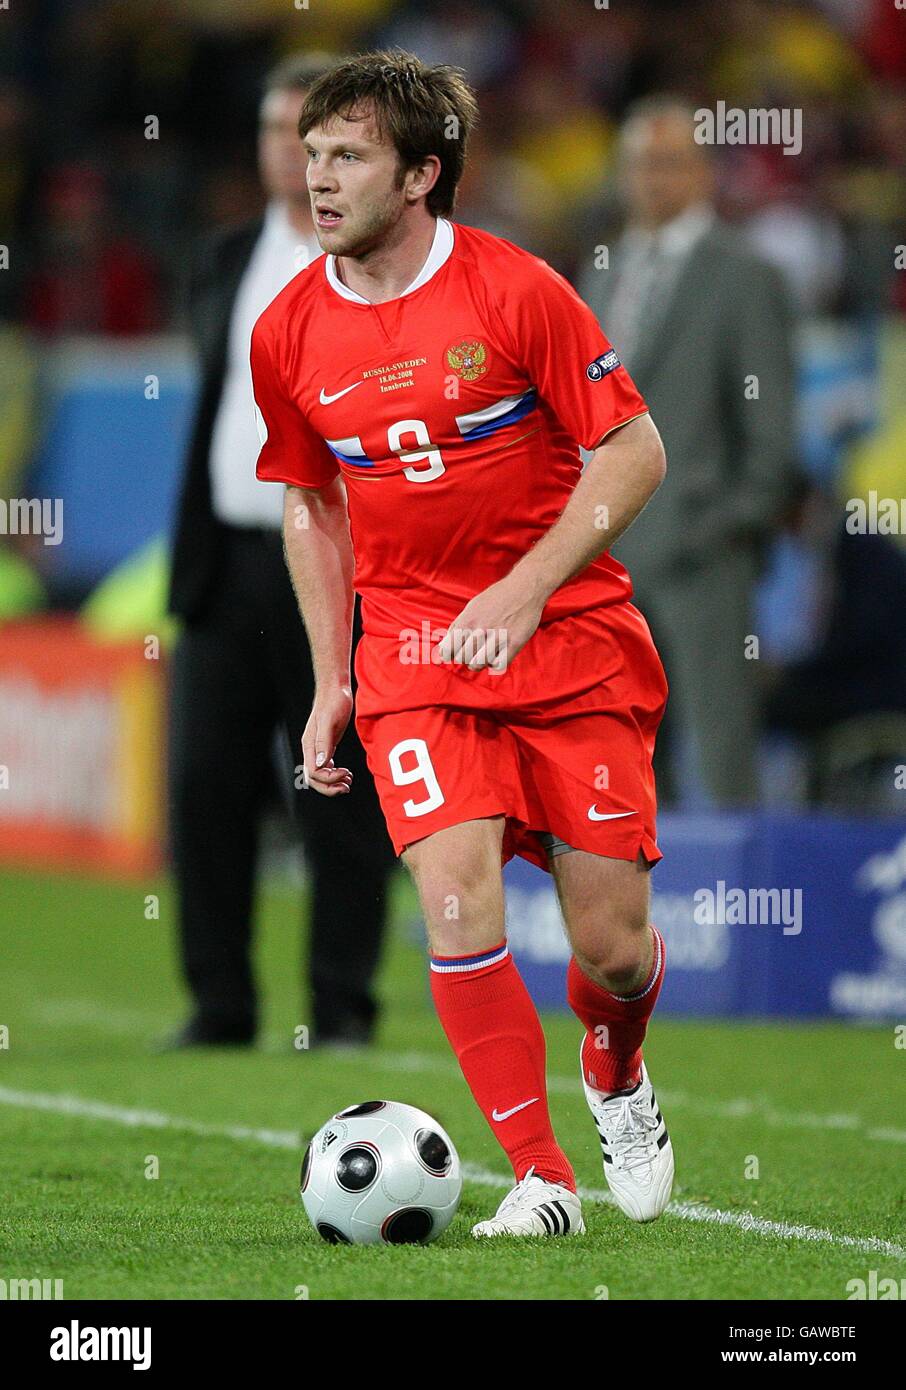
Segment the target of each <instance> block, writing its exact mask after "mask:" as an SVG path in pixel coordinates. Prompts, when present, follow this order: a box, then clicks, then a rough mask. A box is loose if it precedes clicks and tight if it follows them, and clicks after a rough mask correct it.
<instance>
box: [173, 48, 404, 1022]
mask: <svg viewBox="0 0 906 1390" xmlns="http://www.w3.org/2000/svg"><path fill="white" fill-rule="evenodd" d="M328 65H329V60H327V59H325V58H320V59H319V58H317V57H310V58H306V57H302V58H291V59H288V60H286V61H285V62H283V63H281V64H280V66H279V67H278V68H277V69H275V70H274V72H272V73H271V75H270V77H269V78H268V80H267V83H266V90H265V94H264V99H263V102H262V105H261V116H260V132H259V164H260V171H261V178H262V182H263V185H264V187H265V190H266V193H267V195H268V204H267V209H266V212H265V215H264V218H263V220H259V221H257V222H255V223H254V224H252V225H250V226H248V227H245V228H242V229H240V230H234V231H231V232H228V233H226V234H223V233H221V234H220V235H218V236H216V237H214V238H212V239H211V240H209V241H208V242H207V243H206V244H205V246H204V247H203V249H202V254H201V256H200V257H199V261H198V264H197V266H196V269H195V272H194V274H193V276H192V280H191V286H190V295H189V316H190V323H191V329H192V332H193V336H194V338H195V341H196V344H197V347H198V351H199V355H200V360H201V391H200V396H199V402H198V408H197V414H196V419H195V425H194V430H193V434H192V439H191V444H190V448H189V452H188V458H187V464H186V473H185V479H184V485H183V491H182V497H181V502H180V509H179V517H178V523H177V533H176V541H175V548H174V555H173V579H172V590H171V604H170V606H171V610H172V611H173V612H174V613H176V614H178V615H179V617H181V618H182V619H183V623H184V627H183V632H182V636H181V639H180V641H179V643H178V645H177V648H176V651H175V654H174V660H173V667H172V689H171V727H170V771H169V776H170V824H171V836H172V847H173V857H174V863H175V871H176V881H177V889H178V895H179V908H180V924H181V935H182V963H183V969H184V973H185V977H186V980H187V982H188V985H189V988H190V990H191V992H192V995H193V998H194V1006H195V1007H194V1013H193V1015H192V1017H191V1018H190V1019H189V1021H188V1023H187V1024H186V1025H185V1026H184V1027H183V1028H182V1029H181V1030H180V1032H179V1033H178V1034H177V1035H176V1036H175V1037H174V1038H173V1039H171V1040H169V1041H170V1044H171V1045H173V1046H186V1047H188V1046H197V1045H211V1044H221V1043H223V1044H242V1043H249V1042H251V1041H252V1040H253V1039H254V1036H255V1032H256V1027H257V1022H258V1009H257V999H256V990H255V984H254V978H253V972H252V967H251V935H252V932H251V924H252V914H253V904H254V886H255V877H256V868H257V857H258V842H259V832H260V829H261V823H262V819H263V813H264V810H265V807H266V803H267V794H268V791H269V789H270V787H271V785H272V783H273V768H274V766H275V763H276V762H279V759H275V757H274V752H275V748H279V747H280V746H281V745H280V734H281V730H282V729H284V728H285V729H286V730H287V731H288V733H289V736H290V748H291V750H292V756H291V758H289V757H287V758H286V759H285V760H284V761H285V763H286V767H285V768H284V769H283V771H284V773H285V774H286V778H287V782H289V780H290V778H289V765H290V763H292V764H297V765H299V766H301V763H302V756H301V734H302V729H303V728H304V725H305V721H306V720H307V718H308V714H309V711H310V709H311V705H312V700H313V686H314V679H313V673H312V668H311V662H310V657H309V648H308V642H307V640H306V637H305V632H304V629H303V627H302V623H301V619H300V617H299V611H298V607H297V604H296V601H295V597H294V595H293V592H292V587H291V584H290V581H289V577H288V574H287V570H286V566H285V562H284V558H283V548H282V539H281V525H282V517H283V491H284V490H283V488H282V487H280V486H278V485H273V484H268V483H260V482H259V481H258V480H257V478H256V476H255V463H256V460H257V457H258V452H259V448H260V441H259V437H258V429H257V425H256V421H255V406H254V400H253V396H252V379H251V371H250V367H249V343H250V339H251V332H252V328H253V326H254V324H255V321H256V319H257V318H258V316H259V315H260V314H261V313H262V312H263V310H264V309H265V308H266V307H267V305H268V304H269V303H270V301H271V300H272V299H273V298H274V297H275V296H276V295H277V294H278V293H279V292H280V290H282V289H283V288H284V286H285V285H286V284H287V283H288V282H289V280H290V279H292V277H293V276H294V275H296V274H297V273H298V272H299V271H300V270H302V269H304V267H305V266H306V265H308V264H309V262H310V261H311V260H312V259H314V258H315V257H317V256H319V255H320V254H321V251H320V247H319V246H318V243H317V239H316V237H315V235H314V229H313V225H312V219H311V206H310V201H309V194H308V188H307V185H306V158H305V154H304V151H303V148H302V143H301V140H300V139H299V133H298V128H297V127H298V117H299V112H300V110H301V107H302V102H303V100H304V96H305V92H306V90H307V88H308V87H309V86H310V84H311V82H312V81H314V79H315V78H316V77H317V76H318V75H319V74H320V72H322V71H323V70H324V69H325V67H326V66H328ZM341 756H342V759H343V765H344V766H346V767H350V768H354V769H355V770H356V774H357V775H356V779H355V783H356V792H355V793H353V795H352V796H350V798H349V801H348V802H347V803H346V804H344V805H342V806H340V805H338V803H337V802H335V801H330V800H326V799H325V798H323V797H316V796H314V794H313V793H311V792H306V791H304V790H302V789H301V786H300V781H299V778H298V777H295V778H293V784H294V785H293V789H292V792H291V795H292V799H293V802H294V805H295V808H296V810H297V812H298V817H299V820H300V822H301V829H302V832H303V838H304V843H305V849H306V856H307V860H308V863H309V868H310V872H311V878H312V888H313V897H312V924H311V944H310V978H311V991H312V1008H313V1015H312V1020H311V1022H312V1024H313V1026H314V1038H315V1040H316V1041H320V1042H331V1043H359V1042H365V1041H367V1040H368V1039H369V1038H370V1037H371V1035H372V1030H373V1026H374V1021H375V1001H374V996H373V993H372V986H373V979H374V974H375V969H376V966H377V961H378V954H379V949H380V944H381V937H382V933H383V928H384V918H385V888H386V882H387V876H388V874H389V871H390V868H391V866H392V864H393V862H394V861H393V854H392V848H391V845H390V841H389V839H388V837H387V832H386V830H385V828H384V823H383V817H382V816H381V813H380V809H379V807H378V802H377V797H376V794H375V791H374V785H373V782H372V780H371V776H370V774H369V773H368V771H367V768H366V765H365V758H364V753H363V751H362V748H361V745H360V744H359V742H358V739H357V738H356V736H355V733H354V730H353V729H352V728H350V731H349V733H348V734H347V735H346V738H345V739H344V742H343V745H341Z"/></svg>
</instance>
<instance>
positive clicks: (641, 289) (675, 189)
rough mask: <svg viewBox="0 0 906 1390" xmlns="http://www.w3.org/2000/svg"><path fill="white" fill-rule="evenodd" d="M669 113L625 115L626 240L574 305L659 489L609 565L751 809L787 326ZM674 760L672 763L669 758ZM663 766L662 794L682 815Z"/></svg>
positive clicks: (704, 750) (696, 742) (705, 768)
mask: <svg viewBox="0 0 906 1390" xmlns="http://www.w3.org/2000/svg"><path fill="white" fill-rule="evenodd" d="M693 123H694V114H693V112H692V110H691V109H689V108H688V107H686V106H685V105H683V104H682V103H681V102H679V101H677V100H674V99H672V98H669V97H657V98H649V99H647V100H645V101H643V102H640V103H639V104H638V105H637V106H636V107H634V108H633V109H632V110H631V112H630V113H629V116H628V119H627V121H626V123H625V126H624V129H623V132H622V141H621V165H622V169H621V172H622V179H623V191H624V194H625V200H626V205H627V214H628V216H627V224H626V228H625V231H624V233H623V236H622V237H621V239H620V240H619V241H618V243H617V245H616V246H615V248H614V250H613V254H612V256H611V258H610V268H609V269H607V268H597V266H594V265H593V266H590V267H589V268H588V269H587V270H586V271H585V272H584V274H583V275H582V277H581V281H580V284H579V291H580V293H581V294H582V297H583V298H584V299H585V300H586V301H587V303H588V304H590V305H591V307H592V309H593V310H594V311H595V313H596V314H597V315H598V317H599V319H600V321H601V323H602V325H603V326H604V329H605V332H606V333H607V335H608V337H609V338H610V339H611V340H612V341H613V342H615V343H618V344H619V349H620V357H621V359H622V360H623V361H624V362H625V364H626V366H627V368H628V369H629V371H630V373H631V374H632V377H633V379H634V380H635V381H636V382H637V384H638V387H639V390H640V391H641V392H642V393H643V395H644V396H645V399H646V400H647V401H648V403H649V405H650V407H651V412H652V414H653V416H654V417H655V418H656V419H657V421H658V425H659V427H660V429H661V433H662V435H663V439H664V445H665V448H666V451H667V459H668V465H669V466H668V469H667V478H666V481H665V482H664V484H663V485H662V487H661V488H660V489H659V491H658V493H657V494H656V496H655V497H654V498H653V500H652V501H651V503H650V504H649V505H648V507H647V508H646V509H645V511H644V513H643V514H642V516H640V517H639V520H638V521H637V523H636V525H635V526H633V527H632V528H631V529H630V530H629V531H628V532H627V533H626V534H625V535H624V536H622V537H621V538H620V541H619V543H618V544H617V545H616V546H615V548H614V554H615V555H616V556H617V557H618V558H619V559H620V560H621V561H622V562H623V564H625V565H626V566H627V568H628V569H629V572H630V573H631V575H632V578H633V586H634V589H635V593H636V599H635V601H636V603H637V604H638V606H639V607H640V608H641V609H642V611H643V612H644V613H645V615H646V617H647V618H648V620H649V622H650V624H651V627H652V630H653V632H654V635H655V639H656V641H657V644H658V647H659V650H660V651H661V652H662V654H663V657H664V664H665V667H666V670H667V676H668V679H669V682H670V709H671V724H670V726H669V727H670V728H671V729H672V730H673V733H674V735H679V737H680V738H682V739H684V740H686V741H688V743H690V744H691V747H692V749H693V752H694V757H695V763H696V770H697V777H698V781H699V783H700V785H701V787H702V788H703V790H704V792H705V794H706V796H707V798H708V799H709V800H710V801H711V802H712V803H713V804H714V805H716V806H720V807H733V806H744V805H749V804H751V803H753V802H754V801H756V800H757V797H758V778H757V764H756V745H757V737H758V715H757V710H758V691H757V687H756V681H755V666H756V663H755V661H754V660H752V659H748V658H747V647H746V638H747V637H749V636H751V635H754V629H753V621H754V618H753V612H752V599H753V590H754V587H755V582H756V579H757V577H758V574H759V570H760V567H761V563H762V558H763V553H764V549H765V544H766V542H767V541H768V539H769V537H770V536H771V533H772V530H773V529H774V525H775V519H776V518H777V516H778V514H779V512H780V510H781V508H782V506H783V503H784V501H785V500H786V498H787V497H788V495H789V491H790V487H791V483H792V479H793V476H794V470H793V464H792V454H793V448H794V418H793V406H794V365H793V350H792V322H791V310H790V306H789V302H788V297H787V294H786V291H785V287H784V284H783V282H782V279H781V277H780V276H779V274H778V273H777V272H776V271H775V270H774V269H773V268H772V267H771V266H768V265H766V264H765V263H763V262H762V261H760V260H759V259H757V258H756V257H755V256H754V255H753V254H752V253H751V251H750V250H749V249H748V248H747V247H746V245H745V243H744V241H743V240H742V239H741V238H740V237H739V236H738V235H737V234H736V233H734V232H733V231H732V230H730V228H728V227H727V226H725V225H724V224H722V223H721V221H720V220H719V219H718V218H717V216H716V214H715V212H714V207H713V201H712V200H713V184H714V180H713V169H712V158H711V152H710V151H709V150H708V149H707V148H706V147H704V146H702V145H699V144H697V143H696V141H695V139H694V136H693ZM672 751H673V750H672ZM671 770H672V765H669V764H668V765H665V763H664V761H663V757H662V758H661V759H660V766H659V773H660V774H661V778H662V782H663V783H664V785H663V786H662V788H661V791H662V794H666V796H667V797H669V798H670V799H675V793H674V794H672V790H673V788H674V787H675V785H676V779H675V774H674V776H672V777H671V776H670V775H669V773H670V771H671Z"/></svg>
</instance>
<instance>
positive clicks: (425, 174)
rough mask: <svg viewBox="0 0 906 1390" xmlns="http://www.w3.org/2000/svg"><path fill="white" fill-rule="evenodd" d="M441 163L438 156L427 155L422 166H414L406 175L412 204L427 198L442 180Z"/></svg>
mask: <svg viewBox="0 0 906 1390" xmlns="http://www.w3.org/2000/svg"><path fill="white" fill-rule="evenodd" d="M440 170H441V163H440V159H439V158H438V156H437V155H436V154H428V155H425V158H424V159H423V160H422V161H421V163H420V164H413V165H412V166H411V168H410V169H409V170H408V172H407V175H406V184H407V193H408V196H409V201H410V202H413V203H415V202H417V201H418V199H419V198H426V197H427V196H428V194H429V193H430V192H431V189H432V188H433V187H434V185H435V184H436V183H437V180H438V179H439V178H440Z"/></svg>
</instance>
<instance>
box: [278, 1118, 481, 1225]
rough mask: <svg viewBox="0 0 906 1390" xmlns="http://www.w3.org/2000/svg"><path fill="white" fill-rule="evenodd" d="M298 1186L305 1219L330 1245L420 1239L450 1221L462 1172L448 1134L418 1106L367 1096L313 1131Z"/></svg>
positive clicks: (458, 1194) (455, 1204)
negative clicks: (314, 1133) (359, 1103)
mask: <svg viewBox="0 0 906 1390" xmlns="http://www.w3.org/2000/svg"><path fill="white" fill-rule="evenodd" d="M300 1184H301V1189H302V1205H303V1206H304V1207H305V1210H306V1212H307V1213H308V1218H309V1220H310V1221H311V1224H312V1225H313V1226H314V1228H315V1230H316V1231H317V1232H318V1235H319V1236H321V1237H322V1238H323V1239H324V1240H327V1241H330V1243H331V1244H333V1245H335V1244H337V1243H338V1242H340V1243H342V1244H344V1245H406V1244H417V1245H426V1244H427V1243H428V1241H431V1240H436V1239H437V1237H438V1236H439V1235H440V1234H441V1232H442V1231H445V1230H446V1229H447V1227H448V1226H449V1224H450V1222H451V1221H452V1220H453V1217H454V1216H455V1214H456V1208H457V1207H458V1206H459V1198H460V1194H461V1192H462V1174H461V1173H460V1169H459V1155H458V1154H457V1152H456V1150H455V1148H454V1147H453V1142H452V1140H451V1139H450V1136H449V1135H448V1134H447V1133H446V1132H445V1130H443V1129H442V1128H441V1127H440V1125H439V1124H438V1123H437V1121H436V1120H432V1118H431V1116H430V1115H426V1114H425V1112H424V1110H417V1109H416V1108H415V1106H414V1105H401V1104H400V1103H399V1102H398V1101H394V1100H366V1101H365V1102H364V1103H363V1104H361V1105H351V1106H350V1107H349V1109H348V1110H341V1111H340V1113H339V1114H338V1115H334V1116H333V1118H332V1119H330V1120H328V1121H327V1124H326V1125H324V1126H322V1128H321V1129H319V1130H318V1132H317V1134H316V1135H315V1137H314V1138H313V1139H312V1141H311V1143H310V1144H309V1146H308V1149H307V1151H306V1154H305V1158H304V1159H303V1160H302V1173H301V1177H300Z"/></svg>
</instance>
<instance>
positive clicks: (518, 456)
mask: <svg viewBox="0 0 906 1390" xmlns="http://www.w3.org/2000/svg"><path fill="white" fill-rule="evenodd" d="M252 376H253V380H254V388H255V401H256V404H257V407H258V411H259V412H260V418H259V427H260V428H261V434H262V437H263V440H264V442H263V446H262V449H261V454H260V457H259V460H258V477H259V478H262V479H265V480H275V481H280V482H284V483H291V484H295V485H296V486H298V487H309V488H317V487H321V486H323V485H324V484H326V483H328V482H329V481H330V480H331V479H332V478H334V477H336V476H337V474H342V476H343V479H344V482H345V486H346V491H347V496H348V507H349V518H350V526H351V531H352V539H353V547H354V550H355V587H356V589H357V590H358V592H359V593H360V594H361V596H362V620H363V626H364V631H365V633H366V634H372V635H373V636H375V637H381V638H390V637H392V638H395V639H397V640H399V639H400V637H401V634H402V633H403V632H405V631H406V630H409V631H413V630H414V631H420V630H423V628H424V625H425V624H426V623H429V624H430V625H431V626H432V627H433V628H445V627H446V626H448V625H449V623H450V621H451V620H452V619H453V618H455V617H456V616H457V615H458V614H459V613H460V612H461V610H462V609H463V608H464V607H465V605H466V604H467V603H468V602H469V600H470V599H471V598H473V597H474V596H475V595H476V594H477V593H479V592H480V591H481V590H482V589H485V588H487V587H488V585H490V584H492V583H494V582H495V581H496V580H498V579H501V578H503V576H504V575H506V574H507V573H508V572H509V571H510V570H511V569H512V568H513V566H514V565H515V564H516V562H517V561H518V560H519V559H520V558H521V557H522V556H523V555H525V553H526V552H527V551H528V550H529V549H530V548H531V547H532V545H534V543H535V542H536V541H537V540H538V539H539V538H540V537H541V536H542V535H544V533H545V532H546V531H547V530H549V529H550V527H551V526H552V525H553V524H554V522H555V521H556V520H557V518H558V517H559V515H560V513H561V512H562V511H563V508H564V507H565V506H566V503H567V502H568V500H569V497H570V494H571V492H572V491H573V488H574V487H575V485H576V483H577V482H578V480H579V477H580V474H581V462H580V458H579V449H578V446H579V445H582V446H584V447H585V448H586V449H594V448H596V447H597V446H598V445H599V444H600V443H601V441H602V440H603V439H604V437H605V436H606V435H607V434H609V433H610V431H612V430H614V429H616V428H617V427H618V426H619V425H622V424H626V423H627V422H628V421H629V420H632V419H635V418H636V417H637V416H640V415H642V414H644V413H645V412H646V410H647V407H646V405H645V402H644V401H643V399H642V397H641V396H640V395H639V392H638V391H637V390H636V388H635V386H634V384H633V382H632V380H631V379H630V377H629V375H628V373H627V372H626V370H625V368H624V367H623V366H621V365H620V362H619V359H618V358H617V355H616V353H615V352H614V351H613V349H612V348H611V346H610V343H609V342H608V341H607V339H606V338H605V337H604V334H603V333H602V331H601V328H600V326H599V324H598V322H597V320H596V319H595V317H594V315H593V314H592V312H591V310H590V309H589V308H588V306H587V305H586V304H585V303H583V301H582V300H581V299H580V298H579V296H578V295H577V294H576V293H575V291H574V290H573V289H572V287H571V286H570V285H569V284H568V283H567V281H566V280H564V279H563V277H562V276H560V275H558V274H557V273H556V271H554V270H553V269H552V268H551V267H550V266H549V265H548V264H547V263H546V262H545V261H543V260H540V259H539V258H538V257H536V256H532V255H530V254H529V253H528V252H526V251H523V250H521V249H520V248H519V247H517V246H514V245H512V243H510V242H508V241H504V240H502V239H501V238H500V237H496V236H492V235H490V234H489V233H488V232H483V231H479V230H477V229H476V228H474V227H464V226H460V225H454V224H452V223H450V222H447V221H445V220H443V219H441V220H439V221H438V223H437V230H436V233H435V238H434V243H433V247H432V250H431V252H430V254H429V256H428V259H427V261H426V263H425V265H424V267H423V268H422V271H421V272H420V274H419V275H418V277H417V278H416V280H415V281H414V282H413V283H412V284H411V285H410V286H409V287H408V289H407V290H406V291H404V293H403V294H402V295H400V296H399V297H398V298H396V299H393V300H390V301H389V302H387V303H385V304H370V303H368V302H367V301H366V300H364V299H363V298H361V296H359V295H357V294H356V293H355V292H354V291H352V290H350V289H349V288H348V287H347V286H345V285H344V284H343V283H342V282H341V281H340V280H339V278H338V276H337V272H336V267H335V263H334V257H333V256H326V257H325V256H322V257H320V258H319V259H318V260H316V261H314V262H313V263H312V264H311V265H310V266H309V267H308V268H307V269H306V270H303V271H302V272H301V274H299V275H297V276H296V277H295V279H293V280H292V281H291V282H290V283H289V285H288V286H287V287H286V289H285V290H283V291H282V293H281V294H279V295H278V296H277V298H276V299H275V300H274V301H273V303H272V304H271V305H270V306H269V307H268V308H267V309H266V310H265V312H264V313H263V314H262V316H261V318H260V319H259V320H258V323H257V325H256V327H255V330H254V333H253V336H252ZM605 520H606V519H605V518H602V526H603V524H604V523H605ZM631 593H632V588H631V584H630V582H629V576H628V575H627V573H626V570H625V569H624V568H623V566H622V565H621V564H619V562H618V561H616V560H614V559H613V558H612V557H611V556H610V555H608V554H606V553H605V554H603V555H601V556H600V557H599V558H598V559H597V560H595V561H593V562H592V563H591V564H590V565H589V566H588V567H587V568H586V569H585V570H583V571H582V573H581V574H579V575H577V576H576V577H575V578H574V579H572V580H570V581H569V582H568V583H566V584H564V585H563V586H562V587H561V588H560V589H558V590H557V591H556V593H554V594H553V595H552V596H551V598H550V600H549V601H548V603H547V605H546V607H545V610H544V614H543V617H542V623H547V622H549V621H550V620H552V619H555V618H562V617H565V616H567V615H569V614H572V613H578V612H581V611H582V610H584V609H588V608H594V607H600V606H602V605H608V604H613V603H616V602H618V601H622V600H625V599H628V598H629V597H630V596H631Z"/></svg>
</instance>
